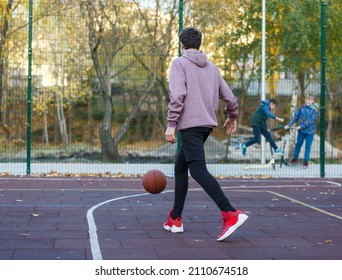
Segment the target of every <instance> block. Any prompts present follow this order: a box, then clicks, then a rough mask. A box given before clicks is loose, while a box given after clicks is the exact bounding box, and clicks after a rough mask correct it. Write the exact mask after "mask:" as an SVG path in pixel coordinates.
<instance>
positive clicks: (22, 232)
mask: <svg viewBox="0 0 342 280" xmlns="http://www.w3.org/2000/svg"><path fill="white" fill-rule="evenodd" d="M219 182H220V184H221V186H222V187H223V189H224V191H225V193H226V194H227V196H228V197H229V199H230V201H231V202H232V203H233V205H234V206H236V207H237V208H239V209H241V210H243V211H245V212H246V213H247V214H248V215H249V217H250V218H249V220H248V221H247V222H246V224H245V225H244V226H243V227H242V228H241V229H239V230H238V231H237V232H236V233H235V234H234V235H233V236H232V237H231V238H229V239H228V240H227V241H224V242H217V241H216V236H217V235H218V234H219V232H220V230H221V227H222V222H221V220H220V212H219V210H218V209H217V207H216V205H214V204H213V202H212V201H211V200H210V199H209V197H208V196H207V195H206V194H205V193H204V191H203V190H202V189H201V188H200V187H199V186H198V185H197V184H196V183H195V182H194V181H191V183H190V189H189V193H188V198H187V201H186V205H185V209H184V212H183V223H184V229H185V231H184V233H180V234H171V233H170V232H167V231H165V230H164V229H163V228H162V224H163V222H164V220H165V218H166V216H167V214H168V212H169V210H170V209H171V207H172V202H173V195H174V194H173V187H172V186H173V179H172V178H168V186H167V188H166V190H165V192H163V193H161V194H155V195H152V194H146V192H145V191H144V190H143V188H142V185H141V178H70V177H68V178H28V177H1V178H0V260H59V259H60V260H88V259H93V253H92V247H91V245H90V232H89V224H88V220H87V213H88V210H89V209H90V208H91V207H93V206H95V205H98V206H97V208H96V209H95V210H94V211H93V218H94V222H95V225H96V228H97V231H96V233H97V237H98V244H99V247H100V252H101V256H102V259H104V260H144V259H149V260H151V259H153V260H154V259H155V260H169V259H170V260H172V259H175V260H177V259H180V260H215V259H217V260H225V259H232V260H272V259H276V260H302V259H309V260H311V259H312V260H315V259H319V260H341V259H342V236H341V232H342V192H341V188H342V187H341V185H342V179H340V178H330V179H329V178H319V179H317V178H315V179H312V178H301V179H300V178H296V179H284V178H282V179H279V178H278V179H274V178H273V179H236V178H231V179H220V180H219ZM103 202H107V203H104V204H103V205H100V204H101V203H103Z"/></svg>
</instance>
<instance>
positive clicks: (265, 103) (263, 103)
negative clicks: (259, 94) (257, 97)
mask: <svg viewBox="0 0 342 280" xmlns="http://www.w3.org/2000/svg"><path fill="white" fill-rule="evenodd" d="M261 105H268V106H269V105H270V101H269V100H262V101H261Z"/></svg>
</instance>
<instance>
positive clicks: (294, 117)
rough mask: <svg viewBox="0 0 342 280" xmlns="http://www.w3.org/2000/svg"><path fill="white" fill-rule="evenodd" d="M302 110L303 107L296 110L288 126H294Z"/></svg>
mask: <svg viewBox="0 0 342 280" xmlns="http://www.w3.org/2000/svg"><path fill="white" fill-rule="evenodd" d="M301 111H302V107H300V108H299V109H297V110H296V112H295V113H294V115H293V117H292V119H291V120H290V121H289V122H288V123H287V125H288V126H292V125H293V124H294V123H295V122H296V121H297V120H298V118H299V115H300V112H301Z"/></svg>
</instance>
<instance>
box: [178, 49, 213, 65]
mask: <svg viewBox="0 0 342 280" xmlns="http://www.w3.org/2000/svg"><path fill="white" fill-rule="evenodd" d="M182 57H185V58H187V59H189V60H190V61H191V62H192V63H194V64H196V65H197V66H198V67H202V68H203V67H205V66H206V65H207V64H208V60H207V55H206V54H205V53H204V52H202V51H198V50H195V49H187V50H185V51H184V53H183V55H182Z"/></svg>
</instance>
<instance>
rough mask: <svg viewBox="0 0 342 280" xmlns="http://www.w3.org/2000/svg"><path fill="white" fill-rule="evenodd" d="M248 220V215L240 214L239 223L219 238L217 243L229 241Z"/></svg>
mask: <svg viewBox="0 0 342 280" xmlns="http://www.w3.org/2000/svg"><path fill="white" fill-rule="evenodd" d="M247 219H248V216H247V215H246V214H239V220H238V222H237V223H236V224H235V225H234V226H231V227H230V228H229V230H227V232H226V233H225V234H223V235H222V236H220V237H219V238H217V239H216V240H217V241H223V240H225V239H227V238H228V237H229V236H231V235H232V234H233V233H234V232H235V231H236V230H237V229H238V228H239V227H241V226H242V225H243V224H244V223H245V222H246V221H247Z"/></svg>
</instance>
